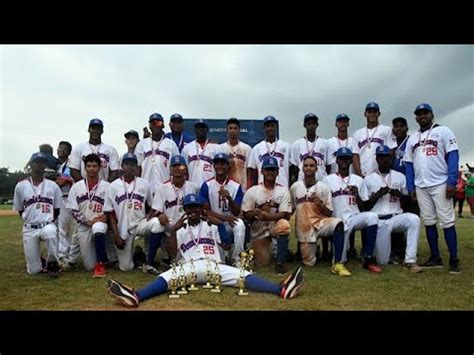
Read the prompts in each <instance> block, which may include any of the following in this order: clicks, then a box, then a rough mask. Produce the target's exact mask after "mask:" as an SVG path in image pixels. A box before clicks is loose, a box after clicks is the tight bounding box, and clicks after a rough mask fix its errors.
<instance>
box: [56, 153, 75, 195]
mask: <svg viewBox="0 0 474 355" xmlns="http://www.w3.org/2000/svg"><path fill="white" fill-rule="evenodd" d="M57 173H58V175H59V176H61V177H62V178H65V179H68V180H70V181H71V184H64V185H63V186H61V187H60V189H61V192H62V193H63V196H64V197H67V195H68V194H69V190H71V186H72V183H73V182H74V180H73V178H72V176H71V169H70V167H69V161H68V160H67V161H65V162H64V163H62V164H61V165H59V167H58V170H57Z"/></svg>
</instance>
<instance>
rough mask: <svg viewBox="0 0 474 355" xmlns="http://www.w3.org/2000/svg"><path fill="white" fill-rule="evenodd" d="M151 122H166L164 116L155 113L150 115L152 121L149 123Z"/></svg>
mask: <svg viewBox="0 0 474 355" xmlns="http://www.w3.org/2000/svg"><path fill="white" fill-rule="evenodd" d="M151 121H162V122H163V121H164V120H163V116H161V115H160V114H159V113H156V112H155V113H153V114H151V115H150V119H149V120H148V122H151Z"/></svg>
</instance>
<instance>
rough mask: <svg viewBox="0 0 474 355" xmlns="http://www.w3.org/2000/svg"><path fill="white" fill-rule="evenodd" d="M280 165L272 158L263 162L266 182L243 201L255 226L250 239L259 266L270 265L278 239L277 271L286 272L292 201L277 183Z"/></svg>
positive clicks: (246, 214) (243, 209)
mask: <svg viewBox="0 0 474 355" xmlns="http://www.w3.org/2000/svg"><path fill="white" fill-rule="evenodd" d="M279 169H280V164H279V163H278V160H277V159H276V158H274V157H272V156H268V155H267V156H266V157H265V158H264V159H263V161H262V170H261V174H262V176H263V182H262V183H260V184H258V185H255V186H252V187H251V188H250V189H248V190H247V192H245V195H244V199H243V202H242V211H243V212H244V218H245V219H246V220H247V221H248V222H249V223H250V224H251V226H250V238H251V243H252V248H253V249H254V250H255V264H256V265H257V266H258V265H261V266H264V265H268V264H269V262H270V243H271V239H272V238H276V239H277V255H276V265H275V271H276V272H277V273H278V274H279V275H282V274H284V273H286V268H285V261H286V256H287V252H288V237H289V235H290V223H289V222H288V221H289V220H290V214H291V198H290V191H289V190H288V188H287V187H286V185H280V184H278V183H277V182H276V180H277V176H278V174H279Z"/></svg>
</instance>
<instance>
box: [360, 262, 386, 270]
mask: <svg viewBox="0 0 474 355" xmlns="http://www.w3.org/2000/svg"><path fill="white" fill-rule="evenodd" d="M364 269H367V270H369V271H370V272H375V273H381V272H382V268H381V267H380V266H378V265H377V264H375V263H374V262H370V261H369V262H366V263H365V264H364Z"/></svg>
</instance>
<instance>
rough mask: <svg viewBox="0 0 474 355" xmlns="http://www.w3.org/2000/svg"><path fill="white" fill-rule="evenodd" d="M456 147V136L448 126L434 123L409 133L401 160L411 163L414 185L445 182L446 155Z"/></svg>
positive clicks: (422, 186)
mask: <svg viewBox="0 0 474 355" xmlns="http://www.w3.org/2000/svg"><path fill="white" fill-rule="evenodd" d="M458 149H459V148H458V144H457V142H456V138H455V137H454V134H453V132H452V131H451V130H450V129H449V128H448V127H444V126H439V125H434V126H433V127H432V129H429V130H426V131H424V132H423V133H421V132H420V131H419V130H418V131H417V132H416V133H415V134H413V135H411V136H410V138H409V139H408V142H407V145H406V148H405V155H404V156H403V160H404V161H406V162H409V163H413V170H414V171H415V186H417V187H420V188H425V187H432V186H437V185H440V184H444V183H446V181H447V179H448V165H447V163H446V155H447V154H448V153H449V152H452V151H454V150H458Z"/></svg>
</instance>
